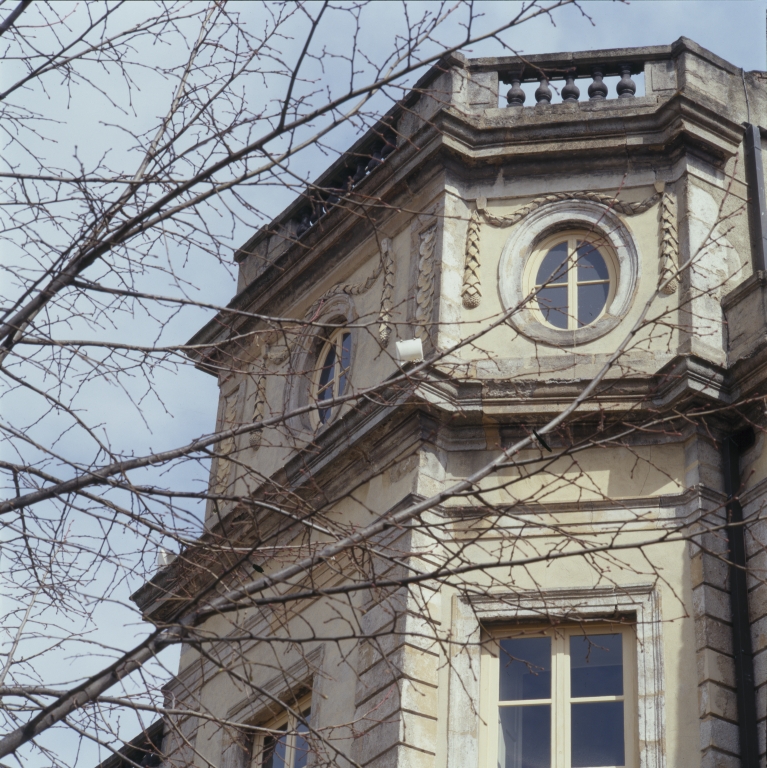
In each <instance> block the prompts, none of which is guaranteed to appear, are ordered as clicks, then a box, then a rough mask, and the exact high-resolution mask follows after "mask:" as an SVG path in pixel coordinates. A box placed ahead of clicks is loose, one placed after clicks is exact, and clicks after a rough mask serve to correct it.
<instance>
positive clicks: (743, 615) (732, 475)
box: [722, 429, 759, 768]
mask: <svg viewBox="0 0 767 768" xmlns="http://www.w3.org/2000/svg"><path fill="white" fill-rule="evenodd" d="M753 440H754V433H753V430H751V429H747V430H743V431H742V432H737V433H735V434H731V435H728V436H727V437H725V439H724V441H723V444H722V458H723V464H724V467H723V469H724V492H725V494H726V495H727V504H726V511H727V541H728V543H729V549H730V555H729V559H730V606H731V609H732V649H733V654H734V657H735V684H736V697H737V701H738V729H739V731H740V764H741V766H742V768H759V738H758V735H757V722H756V686H755V685H754V654H753V650H752V646H751V622H750V620H749V613H748V582H747V580H746V538H745V534H744V530H743V524H742V523H743V508H742V507H741V505H740V500H739V498H738V493H739V491H740V455H741V452H742V451H743V450H744V449H745V448H748V447H750V445H749V443H751V444H753Z"/></svg>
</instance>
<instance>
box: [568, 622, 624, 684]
mask: <svg viewBox="0 0 767 768" xmlns="http://www.w3.org/2000/svg"><path fill="white" fill-rule="evenodd" d="M622 695H623V635H620V634H615V635H588V636H587V637H584V636H583V635H571V637H570V696H571V697H572V698H573V699H577V698H581V697H586V696H622Z"/></svg>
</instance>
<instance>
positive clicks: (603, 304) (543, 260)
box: [528, 232, 617, 330]
mask: <svg viewBox="0 0 767 768" xmlns="http://www.w3.org/2000/svg"><path fill="white" fill-rule="evenodd" d="M529 277H530V278H534V279H530V282H529V288H528V292H529V293H530V292H533V291H535V298H534V299H533V306H535V307H537V310H538V311H539V313H540V315H541V316H542V320H543V321H544V322H545V323H546V324H547V325H549V326H551V327H554V328H561V329H563V330H576V329H578V328H583V327H584V326H587V325H591V324H592V323H594V322H595V321H597V320H598V319H599V318H600V317H601V316H602V314H603V313H604V312H605V310H606V309H607V308H608V307H609V305H610V302H611V301H612V298H613V295H614V294H615V285H616V282H617V260H616V259H615V256H614V255H613V254H612V251H611V250H610V249H609V248H608V247H607V244H606V243H605V242H604V241H603V240H600V239H599V238H595V237H594V235H593V234H592V235H589V234H588V233H585V232H574V233H566V234H558V235H556V236H554V237H552V238H548V239H547V240H545V241H544V242H543V243H542V244H541V246H540V247H539V248H537V249H536V254H535V257H534V258H532V259H531V260H530V274H529Z"/></svg>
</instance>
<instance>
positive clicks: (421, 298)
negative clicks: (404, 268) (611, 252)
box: [415, 224, 437, 341]
mask: <svg viewBox="0 0 767 768" xmlns="http://www.w3.org/2000/svg"><path fill="white" fill-rule="evenodd" d="M436 244H437V225H436V224H433V225H432V226H431V227H429V228H428V229H427V230H426V231H424V232H421V235H420V243H419V245H418V280H417V284H416V294H415V323H416V327H415V336H416V338H420V339H423V340H424V341H425V340H426V339H427V338H428V334H429V330H428V329H429V324H430V323H431V318H432V307H433V305H434V247H435V246H436Z"/></svg>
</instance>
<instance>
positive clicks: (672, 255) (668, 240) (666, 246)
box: [656, 185, 679, 296]
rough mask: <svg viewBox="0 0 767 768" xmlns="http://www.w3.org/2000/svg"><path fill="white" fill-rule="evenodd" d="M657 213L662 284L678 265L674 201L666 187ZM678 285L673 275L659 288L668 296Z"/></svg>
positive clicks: (659, 279) (677, 238)
mask: <svg viewBox="0 0 767 768" xmlns="http://www.w3.org/2000/svg"><path fill="white" fill-rule="evenodd" d="M658 186H660V185H658ZM656 188H657V187H656ZM658 213H659V216H660V275H659V276H658V283H659V284H662V283H664V282H665V281H666V280H668V278H669V277H671V275H673V274H674V273H675V272H676V270H677V269H678V267H679V235H678V234H677V223H676V201H675V200H674V196H673V195H672V193H671V190H670V189H669V188H668V187H666V188H665V189H662V194H661V199H660V206H659V211H658ZM678 285H679V278H678V277H674V278H672V279H671V280H669V281H668V283H666V285H664V286H663V287H662V288H661V291H662V292H663V293H665V294H666V295H668V296H670V295H671V294H672V293H674V292H675V291H676V289H677V286H678Z"/></svg>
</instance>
